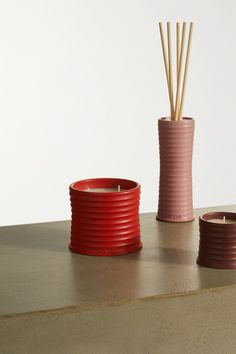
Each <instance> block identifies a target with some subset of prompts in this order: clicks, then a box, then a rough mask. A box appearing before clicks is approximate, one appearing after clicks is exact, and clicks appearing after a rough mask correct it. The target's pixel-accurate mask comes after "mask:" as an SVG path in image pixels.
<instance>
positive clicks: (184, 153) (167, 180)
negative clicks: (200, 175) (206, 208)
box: [157, 118, 194, 222]
mask: <svg viewBox="0 0 236 354" xmlns="http://www.w3.org/2000/svg"><path fill="white" fill-rule="evenodd" d="M158 132H159V147H160V178H159V203H158V212H157V219H159V220H164V221H169V222H184V221H190V220H193V219H194V215H193V199H192V154H193V137H194V120H193V119H191V118H184V119H182V120H180V121H171V120H168V119H163V118H162V119H159V120H158Z"/></svg>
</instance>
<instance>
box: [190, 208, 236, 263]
mask: <svg viewBox="0 0 236 354" xmlns="http://www.w3.org/2000/svg"><path fill="white" fill-rule="evenodd" d="M223 217H225V223H224V222H223ZM220 220H222V221H221V223H219V221H220ZM216 221H217V222H216ZM229 222H230V223H229ZM199 230H200V242H199V252H198V258H197V263H198V264H200V265H202V266H205V267H209V268H224V269H231V268H236V213H230V212H223V211H222V212H212V213H207V214H204V215H202V216H201V217H200V218H199Z"/></svg>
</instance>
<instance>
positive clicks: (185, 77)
mask: <svg viewBox="0 0 236 354" xmlns="http://www.w3.org/2000/svg"><path fill="white" fill-rule="evenodd" d="M192 33H193V22H191V23H190V29H189V37H188V47H187V54H186V61H185V69H184V78H183V87H182V95H181V101H180V109H179V114H178V119H180V120H181V119H182V113H183V105H184V98H185V89H186V81H187V75H188V64H189V55H190V49H191V42H192Z"/></svg>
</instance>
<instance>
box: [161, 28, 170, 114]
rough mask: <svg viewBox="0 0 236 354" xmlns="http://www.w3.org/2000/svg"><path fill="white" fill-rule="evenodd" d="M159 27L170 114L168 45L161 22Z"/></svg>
mask: <svg viewBox="0 0 236 354" xmlns="http://www.w3.org/2000/svg"><path fill="white" fill-rule="evenodd" d="M159 29H160V36H161V45H162V53H163V59H164V65H165V72H166V81H167V87H168V94H169V102H170V115H171V111H172V109H171V98H170V97H171V93H170V85H169V66H168V62H167V55H166V46H165V39H164V34H163V29H162V23H161V22H159Z"/></svg>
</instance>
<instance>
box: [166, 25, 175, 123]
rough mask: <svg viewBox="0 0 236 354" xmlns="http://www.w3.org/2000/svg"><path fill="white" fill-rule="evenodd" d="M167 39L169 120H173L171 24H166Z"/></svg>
mask: <svg viewBox="0 0 236 354" xmlns="http://www.w3.org/2000/svg"><path fill="white" fill-rule="evenodd" d="M167 38H168V64H169V90H170V108H171V119H172V120H173V119H174V103H173V73H172V49H171V47H172V46H171V24H170V22H167Z"/></svg>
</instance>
